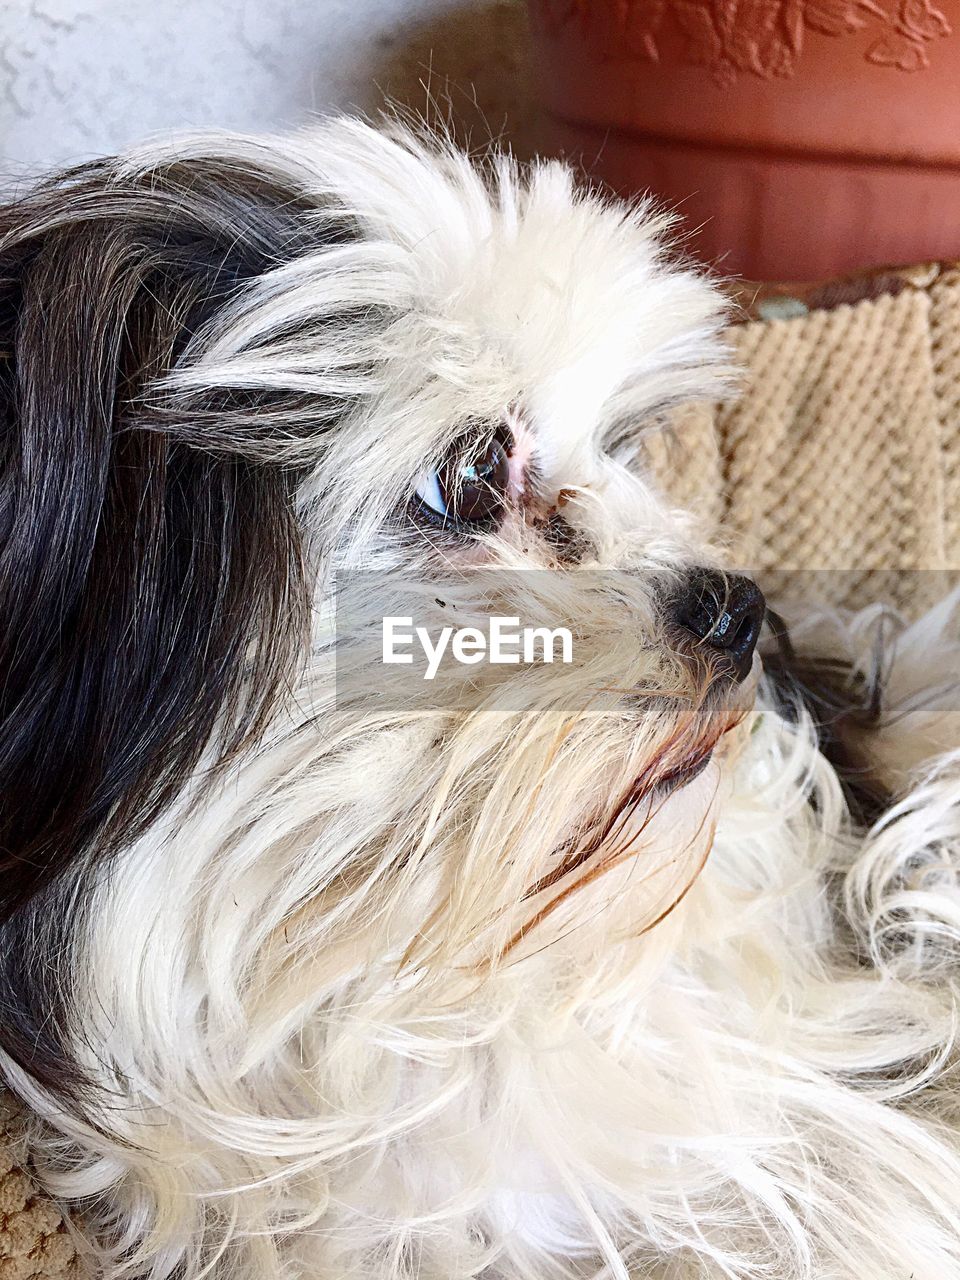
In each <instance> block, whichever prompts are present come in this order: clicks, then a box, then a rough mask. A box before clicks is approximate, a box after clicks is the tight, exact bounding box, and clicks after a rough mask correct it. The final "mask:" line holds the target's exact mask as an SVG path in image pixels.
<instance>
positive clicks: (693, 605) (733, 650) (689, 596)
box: [673, 569, 766, 683]
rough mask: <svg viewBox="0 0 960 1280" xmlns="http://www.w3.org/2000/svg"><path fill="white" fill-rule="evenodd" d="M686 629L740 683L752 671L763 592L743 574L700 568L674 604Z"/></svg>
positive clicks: (761, 620)
mask: <svg viewBox="0 0 960 1280" xmlns="http://www.w3.org/2000/svg"><path fill="white" fill-rule="evenodd" d="M673 612H674V618H675V620H676V622H677V624H678V625H679V626H680V627H682V628H683V630H684V631H686V632H689V634H690V635H692V636H693V637H694V638H695V639H696V640H697V641H698V643H699V644H701V645H703V646H704V647H705V648H707V649H709V650H710V656H711V658H712V659H713V661H714V662H715V664H716V666H717V668H718V670H720V671H723V670H724V669H725V670H726V671H727V672H729V674H731V675H732V676H733V677H734V679H735V680H736V681H737V682H738V683H740V682H741V681H743V680H745V679H746V678H747V676H748V675H749V674H750V668H751V666H752V665H753V653H754V650H755V649H756V647H757V641H758V640H759V638H760V628H761V626H762V625H763V617H764V613H765V612H766V603H765V601H764V598H763V593H762V592H761V590H760V588H759V587H758V586H757V584H756V583H755V582H752V581H751V580H750V578H745V577H743V576H742V575H740V574H723V573H717V572H716V571H714V570H712V569H696V570H694V571H693V573H691V574H690V577H689V578H688V580H687V583H686V586H685V589H684V590H683V591H682V592H681V593H680V595H678V596H677V597H676V599H675V600H674V604H673Z"/></svg>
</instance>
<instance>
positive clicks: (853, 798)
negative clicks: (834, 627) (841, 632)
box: [761, 608, 892, 827]
mask: <svg viewBox="0 0 960 1280" xmlns="http://www.w3.org/2000/svg"><path fill="white" fill-rule="evenodd" d="M767 627H768V631H769V633H770V637H771V639H772V642H773V643H772V644H769V645H766V646H762V648H761V652H762V654H763V671H764V676H765V677H766V680H767V682H768V684H769V685H770V686H771V687H772V688H774V689H777V690H778V692H779V694H780V700H781V710H782V711H783V712H784V714H786V715H790V714H791V712H795V711H796V708H797V706H798V705H800V704H802V705H803V706H804V707H805V708H806V710H807V713H808V714H809V715H810V717H811V719H812V720H813V723H814V724H815V725H816V729H817V736H818V738H819V745H820V750H821V751H822V752H823V754H824V756H826V758H827V760H829V761H830V763H831V764H832V765H833V767H834V769H836V771H837V776H838V777H839V779H840V783H841V786H842V787H843V791H844V796H845V798H846V801H847V804H848V806H849V808H850V812H851V814H852V815H853V817H854V819H855V821H857V822H858V823H859V824H860V825H861V826H864V827H868V826H870V825H872V824H873V823H874V822H875V821H876V820H877V819H878V818H879V817H880V815H881V814H882V813H884V812H885V811H886V810H887V809H888V808H889V806H890V803H891V800H892V797H891V796H890V795H889V794H888V792H887V791H886V789H885V788H884V787H883V786H882V785H881V784H880V782H879V781H878V780H877V778H876V777H875V776H874V775H873V774H872V773H871V770H870V768H869V766H868V764H867V762H866V759H865V756H864V753H863V744H864V742H865V740H866V739H867V738H868V737H869V735H870V734H871V733H875V732H876V731H877V730H878V729H879V728H880V727H881V725H882V723H883V714H884V708H883V689H882V682H881V673H882V670H883V655H882V654H881V653H878V654H877V655H876V660H875V663H874V667H875V669H874V672H873V673H871V674H870V675H865V674H864V673H863V672H859V671H855V670H853V669H852V668H851V667H850V666H849V665H846V664H844V663H842V662H839V661H836V660H834V659H830V658H820V657H816V656H811V655H809V654H801V653H798V652H797V650H796V649H795V648H794V645H793V643H792V641H791V639H790V635H789V632H788V631H787V628H786V626H785V624H784V622H783V620H782V619H781V618H780V616H779V615H778V614H776V613H774V612H773V611H772V610H771V609H769V608H768V609H767Z"/></svg>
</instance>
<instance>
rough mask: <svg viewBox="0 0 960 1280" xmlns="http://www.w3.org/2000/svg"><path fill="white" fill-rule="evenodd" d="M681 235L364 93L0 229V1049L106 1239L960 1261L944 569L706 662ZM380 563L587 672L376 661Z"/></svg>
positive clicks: (950, 680) (521, 1257)
mask: <svg viewBox="0 0 960 1280" xmlns="http://www.w3.org/2000/svg"><path fill="white" fill-rule="evenodd" d="M667 230H668V220H667V219H665V218H664V217H663V216H661V215H660V214H658V213H657V212H656V211H655V210H654V209H652V208H651V207H650V206H648V205H646V204H643V203H640V204H636V205H633V206H629V207H628V206H623V205H617V204H613V203H610V202H607V201H605V200H604V199H602V198H601V197H599V196H597V195H595V194H591V193H588V192H584V191H578V190H577V189H576V188H575V185H574V183H573V181H572V178H571V175H570V173H569V172H568V171H567V170H566V169H565V168H564V167H562V166H561V165H559V164H556V163H550V164H540V165H536V166H534V167H532V168H529V169H526V170H521V169H520V168H518V166H517V165H515V164H514V163H513V161H512V160H510V159H509V158H508V157H505V156H502V155H495V156H493V157H491V158H490V159H489V160H488V161H486V162H485V163H484V164H482V165H475V164H473V163H471V162H470V161H468V160H467V159H466V158H465V157H463V156H462V155H460V154H458V153H457V152H456V151H455V150H454V149H453V147H452V146H450V145H449V144H448V143H447V142H446V141H444V140H442V139H439V140H438V139H431V138H425V137H423V136H421V135H419V134H417V133H415V132H413V131H411V130H409V129H406V128H404V127H402V126H399V125H396V124H393V125H389V126H386V127H384V128H383V129H381V130H375V129H372V128H370V127H369V126H367V125H365V124H362V123H359V122H357V121H351V120H336V121H332V122H329V123H326V124H322V125H320V126H318V127H316V128H314V129H312V130H310V131H308V132H305V133H302V134H297V135H293V136H290V137H285V138H281V139H276V138H263V139H257V138H240V137H220V136H217V137H214V138H210V137H186V138H180V139H178V140H176V141H175V142H173V143H171V144H170V145H168V146H159V147H153V148H151V149H149V150H144V151H142V152H136V153H133V154H130V155H128V156H126V157H124V158H122V159H119V160H113V161H104V162H101V163H97V164H94V165H90V166H85V167H82V168H79V169H75V170H71V171H69V172H66V173H63V174H61V175H58V176H56V177H54V178H52V179H50V180H49V181H47V182H44V183H42V184H41V185H40V186H38V187H36V188H35V189H33V190H31V191H29V192H27V193H26V194H24V195H23V196H22V197H21V198H19V199H17V200H15V201H13V202H11V203H9V204H7V205H6V206H5V207H3V208H2V209H0V411H2V428H3V430H2V455H0V527H2V538H0V597H2V608H0V795H2V812H0V833H2V835H0V1046H2V1052H0V1068H2V1071H3V1075H4V1077H5V1079H6V1081H7V1083H8V1085H9V1086H10V1087H11V1088H13V1089H14V1090H16V1091H17V1092H18V1093H19V1095H20V1096H21V1097H22V1099H24V1101H25V1102H26V1103H27V1105H28V1107H29V1111H30V1121H29V1130H30V1142H31V1152H32V1159H33V1162H34V1167H35V1169H36V1171H37V1175H38V1177H40V1178H41V1179H42V1181H43V1183H44V1185H45V1186H46V1187H47V1188H48V1189H49V1190H50V1191H51V1192H52V1193H53V1194H55V1195H56V1196H58V1197H61V1198H62V1199H63V1200H65V1201H69V1202H71V1204H72V1205H73V1206H74V1208H75V1213H76V1222H77V1223H78V1224H79V1226H80V1227H82V1233H83V1239H84V1247H85V1248H87V1249H88V1250H89V1251H90V1253H91V1261H92V1265H93V1267H94V1269H95V1270H97V1271H99V1272H100V1273H102V1274H105V1275H106V1276H109V1277H118V1278H119V1277H150V1278H151V1280H163V1278H166V1277H180V1278H181V1280H199V1278H200V1277H201V1276H204V1275H221V1276H231V1277H236V1280H281V1278H283V1280H290V1278H292V1277H303V1278H304V1280H346V1277H357V1280H364V1278H366V1280H409V1278H411V1277H413V1276H418V1277H421V1280H460V1278H463V1280H466V1277H470V1276H481V1275H482V1276H484V1277H490V1280H518V1278H519V1277H524V1278H526V1280H575V1278H576V1280H586V1278H587V1277H591V1278H595V1280H599V1278H600V1277H605V1278H606V1277H608V1278H610V1280H628V1278H636V1277H640V1276H644V1277H656V1278H657V1280H688V1278H690V1280H692V1277H695V1276H696V1277H706V1276H715V1277H728V1278H730V1277H737V1278H738V1280H768V1278H769V1280H773V1278H776V1280H864V1277H876V1278H877V1280H909V1278H910V1277H916V1278H917V1280H920V1277H923V1280H933V1278H934V1277H936V1278H937V1280H949V1278H951V1277H952V1278H955V1280H960V1090H958V1087H957V1085H956V1082H955V1078H954V1070H955V1066H956V1057H957V1050H956V1040H957V1031H958V998H960V970H958V964H960V954H958V943H960V884H958V868H960V714H958V711H957V699H956V698H955V696H954V688H953V685H954V681H955V678H956V672H957V671H958V669H960V643H958V636H957V627H956V618H957V613H958V608H957V604H958V602H957V600H956V599H953V598H948V599H947V600H945V602H944V603H943V605H942V606H941V607H940V608H939V609H938V610H936V611H935V612H934V613H933V614H932V615H930V616H929V617H928V618H925V619H923V620H922V621H921V622H919V623H917V624H915V625H914V626H913V627H912V628H906V627H905V626H903V625H901V624H898V623H896V622H895V620H891V619H890V618H889V617H887V616H886V615H884V614H883V613H882V611H879V610H877V611H869V612H867V613H865V614H861V615H859V616H856V617H851V618H839V617H835V616H827V615H823V616H815V615H813V614H812V613H808V615H807V616H806V617H800V618H798V619H795V620H793V622H792V626H791V631H792V641H791V642H789V643H788V642H786V641H785V640H784V641H783V642H782V643H781V645H780V648H779V650H778V651H776V652H773V653H772V654H771V655H770V657H769V659H768V661H767V673H766V674H763V673H762V671H761V664H760V662H759V659H754V660H753V663H752V665H751V662H750V655H751V653H752V652H753V644H754V642H755V636H754V635H753V634H752V633H751V634H750V635H749V636H748V637H747V639H743V640H742V643H741V642H740V641H738V640H737V637H736V635H735V636H734V637H733V639H732V640H731V641H729V645H733V644H737V643H738V644H740V649H739V650H738V655H739V659H740V660H741V661H740V669H738V670H736V671H734V670H733V669H732V668H731V664H730V660H729V658H730V652H732V650H729V651H728V652H724V651H723V650H724V646H723V645H720V646H718V644H717V643H716V637H715V636H714V634H713V631H712V629H711V627H707V628H702V627H700V625H699V622H697V619H698V618H699V617H700V614H701V613H702V611H703V609H704V607H706V606H705V605H704V599H706V600H707V601H708V603H709V602H710V601H712V602H713V604H712V605H710V607H711V608H712V607H713V606H714V605H715V606H717V607H718V608H719V607H720V606H721V605H722V606H723V607H724V608H727V607H728V606H729V607H730V608H732V605H730V603H729V600H730V598H732V596H733V595H735V594H736V593H737V592H740V593H741V596H742V597H743V598H744V599H747V598H749V600H751V601H754V602H755V599H756V597H755V595H750V594H749V591H750V589H749V588H748V587H745V586H743V585H742V580H739V579H738V580H737V582H738V583H740V584H741V585H735V584H734V581H733V580H732V579H724V578H723V577H722V574H721V573H720V571H721V570H722V568H723V558H722V554H721V550H720V549H718V548H716V547H711V546H708V545H705V544H704V538H703V533H702V531H701V529H700V526H699V522H698V520H697V517H696V514H695V513H684V512H680V511H676V510H672V509H670V508H669V507H667V506H666V505H665V503H664V502H663V500H662V499H661V498H660V497H658V495H657V494H656V492H655V491H654V490H653V488H652V487H651V484H650V482H649V479H648V478H647V477H646V476H645V475H644V471H643V467H642V450H641V445H642V439H643V434H644V432H645V431H646V430H648V429H650V428H651V427H656V425H657V424H658V423H660V422H661V421H662V420H663V418H664V414H665V412H666V410H667V409H669V408H670V407H671V406H672V405H674V404H677V403H679V402H682V401H685V400H689V399H693V398H699V397H711V396H716V395H718V394H719V393H720V392H721V390H723V389H724V388H725V387H726V386H727V380H728V377H729V369H728V360H727V354H726V351H725V349H724V347H723V344H722V341H721V339H720V338H719V336H718V335H719V332H720V329H721V327H722V324H723V322H724V319H725V316H724V306H723V303H722V300H721V298H720V295H719V294H718V292H717V291H716V290H715V289H714V287H713V286H712V285H711V284H710V283H709V282H708V281H706V280H704V279H703V278H702V277H701V276H700V275H699V274H698V273H697V272H696V271H694V270H692V269H691V268H690V267H688V266H685V265H684V264H683V263H682V262H679V261H678V260H677V259H676V258H675V257H674V256H672V255H671V253H670V252H669V251H668V249H667V247H666V244H665V235H666V233H667ZM478 477H479V479H478ZM371 575H373V576H371ZM704 582H711V583H716V582H719V583H721V587H720V588H719V591H720V594H719V595H714V596H711V595H710V594H709V592H706V595H704V592H705V590H706V589H705V588H704V587H703V586H702V584H703V583H704ZM691 583H700V584H701V587H699V588H697V590H698V591H699V592H700V594H699V595H697V593H696V591H695V592H694V594H693V601H692V604H691V602H690V601H691V591H692V590H693V588H692V587H691ZM724 583H726V586H724V585H722V584H724ZM410 584H413V585H412V587H411V585H410ZM410 590H413V592H414V594H415V597H416V600H417V605H418V609H419V614H420V616H419V620H422V622H423V624H424V625H425V626H426V627H435V628H439V627H442V626H445V625H448V624H450V623H451V622H452V621H456V622H457V623H458V624H459V625H472V623H473V622H474V621H475V620H476V615H477V612H478V610H479V609H480V606H481V603H482V604H483V605H484V607H489V609H492V610H493V611H494V612H495V613H497V614H502V615H506V616H514V615H516V616H518V617H522V618H527V619H534V620H536V621H537V622H538V623H543V624H549V625H551V626H552V625H555V624H557V623H558V622H567V623H568V624H570V625H571V626H572V627H573V630H574V632H575V637H576V642H577V654H578V657H577V661H576V662H575V663H574V664H572V665H570V666H566V667H563V668H553V667H550V668H548V667H547V666H545V665H544V666H531V665H516V666H510V667H506V668H496V669H495V668H494V667H492V666H475V665H471V666H469V667H467V666H461V667H457V666H455V665H454V666H449V665H448V666H447V667H445V668H444V670H443V671H442V672H441V673H440V675H439V676H438V678H437V679H436V680H435V681H434V682H433V683H432V684H431V685H430V690H429V701H426V702H425V701H424V695H422V694H421V693H419V692H418V693H416V694H414V692H413V686H412V685H409V684H408V685H407V686H404V688H405V690H406V696H398V689H397V688H395V689H393V691H392V692H391V691H390V690H389V689H388V688H387V685H386V684H384V683H383V679H384V673H383V671H382V669H381V668H380V667H378V659H379V656H380V655H379V653H378V652H377V651H375V650H374V649H373V648H371V647H370V645H369V644H365V643H364V634H363V633H364V626H363V625H361V624H360V623H359V622H358V623H357V624H356V626H355V627H354V628H353V629H351V626H349V625H347V624H346V623H345V621H344V619H349V618H351V617H359V616H360V614H362V613H363V609H364V608H367V609H370V610H372V614H373V615H376V616H380V615H382V616H387V615H402V614H405V613H409V611H410V610H409V607H408V605H409V600H410V594H409V591H410ZM725 591H726V592H728V596H727V597H724V595H723V593H724V592H725ZM744 592H746V593H747V594H746V595H744V594H743V593H744ZM371 593H373V595H371ZM416 593H419V594H416ZM738 598H739V597H738ZM684 601H686V603H685V604H684V603H683V602H684ZM371 602H372V603H371ZM751 608H753V609H754V613H756V606H755V603H754V604H752V605H751ZM354 609H355V610H357V612H356V613H353V612H351V610H354ZM698 610H699V612H698ZM364 625H365V624H364ZM881 632H883V633H884V635H885V638H886V643H885V645H884V647H883V649H882V651H881V650H879V649H878V647H877V643H876V638H877V636H878V634H880V633H881ZM741 639H742V637H741ZM747 640H749V643H747ZM724 643H725V644H726V643H727V642H724ZM729 645H728V649H729ZM801 673H802V676H803V679H802V680H800V679H799V678H798V676H799V674H801ZM402 674H403V673H401V675H402ZM398 688H399V687H398ZM400 692H402V690H400Z"/></svg>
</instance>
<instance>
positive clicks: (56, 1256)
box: [0, 1095, 86, 1280]
mask: <svg viewBox="0 0 960 1280" xmlns="http://www.w3.org/2000/svg"><path fill="white" fill-rule="evenodd" d="M22 1163H23V1134H22V1130H21V1118H20V1114H19V1112H18V1110H17V1108H16V1107H15V1106H14V1105H13V1101H12V1099H11V1098H9V1097H8V1096H4V1095H0V1280H35V1278H39V1277H44V1280H54V1278H56V1280H81V1277H83V1276H84V1275H85V1274H86V1273H85V1272H84V1270H83V1269H82V1268H81V1265H80V1261H79V1259H78V1257H77V1254H76V1250H75V1249H74V1245H73V1240H72V1238H71V1237H70V1235H69V1234H68V1233H67V1231H66V1229H65V1227H64V1224H63V1215H62V1214H61V1213H60V1210H59V1209H58V1208H57V1207H56V1205H54V1204H53V1203H52V1202H51V1201H50V1200H48V1199H46V1198H45V1197H44V1196H43V1195H42V1194H41V1193H40V1192H39V1191H38V1190H37V1188H36V1186H35V1184H34V1183H33V1181H32V1179H31V1178H30V1177H29V1176H28V1175H27V1174H26V1173H25V1172H24V1171H23V1168H22V1167H21V1165H22Z"/></svg>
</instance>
